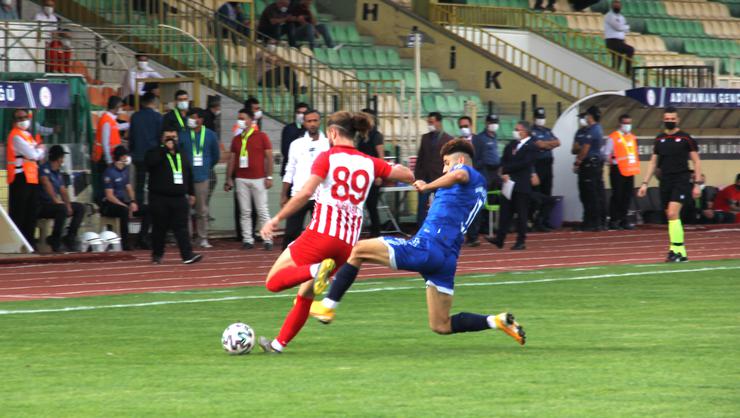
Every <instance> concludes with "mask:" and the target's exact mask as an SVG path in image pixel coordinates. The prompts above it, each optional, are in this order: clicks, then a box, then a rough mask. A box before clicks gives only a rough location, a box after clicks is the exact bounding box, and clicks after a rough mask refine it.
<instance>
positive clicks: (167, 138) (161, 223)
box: [145, 130, 203, 264]
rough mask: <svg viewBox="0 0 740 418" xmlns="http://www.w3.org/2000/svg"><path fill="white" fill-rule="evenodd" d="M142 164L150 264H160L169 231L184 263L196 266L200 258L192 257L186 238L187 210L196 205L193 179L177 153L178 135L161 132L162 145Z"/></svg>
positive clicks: (191, 249)
mask: <svg viewBox="0 0 740 418" xmlns="http://www.w3.org/2000/svg"><path fill="white" fill-rule="evenodd" d="M145 163H146V168H147V172H148V173H149V209H150V210H151V214H152V263H154V264H161V263H162V257H163V256H164V239H165V235H166V234H167V230H168V229H172V232H173V233H174V234H175V239H176V240H177V246H178V247H179V248H180V256H181V257H182V261H183V263H185V264H192V263H197V262H198V261H200V260H201V259H202V258H203V256H201V255H200V254H195V253H193V247H192V245H191V244H190V237H189V236H188V220H189V218H190V207H191V206H192V205H193V204H194V203H195V190H194V186H193V175H192V169H191V167H190V163H189V162H188V161H187V158H186V157H185V156H183V155H182V154H181V153H180V151H179V149H178V146H177V131H174V130H166V131H164V132H162V145H160V146H157V147H155V148H152V149H151V150H149V151H148V152H147V154H146V159H145Z"/></svg>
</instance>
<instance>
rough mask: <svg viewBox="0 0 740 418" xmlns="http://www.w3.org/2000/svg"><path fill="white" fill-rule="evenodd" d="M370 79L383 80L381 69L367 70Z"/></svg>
mask: <svg viewBox="0 0 740 418" xmlns="http://www.w3.org/2000/svg"><path fill="white" fill-rule="evenodd" d="M367 76H368V80H382V79H383V78H382V77H381V76H380V71H378V70H371V71H368V72H367Z"/></svg>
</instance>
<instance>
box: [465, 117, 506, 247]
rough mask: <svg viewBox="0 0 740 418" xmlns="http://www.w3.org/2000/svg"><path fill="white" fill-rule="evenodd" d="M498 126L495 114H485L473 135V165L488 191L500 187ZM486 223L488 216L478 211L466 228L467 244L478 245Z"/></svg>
mask: <svg viewBox="0 0 740 418" xmlns="http://www.w3.org/2000/svg"><path fill="white" fill-rule="evenodd" d="M498 128H499V118H498V116H497V115H493V114H491V115H488V116H486V128H485V129H484V130H483V131H481V133H479V134H478V135H475V136H473V148H474V149H475V155H473V167H474V168H475V169H476V170H477V171H478V172H479V173H481V174H483V176H484V177H485V178H486V188H487V189H488V191H491V190H496V189H499V188H501V177H500V176H499V174H498V170H499V166H500V165H501V157H500V156H499V152H498V137H497V136H496V132H497V131H498ZM483 224H488V216H487V214H486V213H485V211H480V212H479V213H478V216H477V217H476V218H475V220H474V221H473V223H472V224H470V228H468V233H467V237H466V238H467V240H468V245H469V246H471V247H477V246H479V245H480V242H479V241H478V235H479V234H480V230H481V226H482V225H483Z"/></svg>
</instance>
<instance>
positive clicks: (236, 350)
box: [221, 322, 256, 354]
mask: <svg viewBox="0 0 740 418" xmlns="http://www.w3.org/2000/svg"><path fill="white" fill-rule="evenodd" d="M255 339H256V336H255V334H254V330H253V329H252V327H250V326H249V325H247V324H243V323H241V322H237V323H234V324H231V325H229V326H228V327H226V329H225V330H224V333H223V335H222V336H221V345H223V346H224V350H226V352H227V353H229V354H248V353H249V352H250V351H252V348H254V341H255Z"/></svg>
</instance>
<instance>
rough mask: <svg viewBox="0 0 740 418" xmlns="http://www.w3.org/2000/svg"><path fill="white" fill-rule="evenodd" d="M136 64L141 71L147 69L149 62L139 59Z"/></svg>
mask: <svg viewBox="0 0 740 418" xmlns="http://www.w3.org/2000/svg"><path fill="white" fill-rule="evenodd" d="M136 65H137V66H139V70H141V71H147V70H148V69H149V62H147V61H139V62H137V63H136Z"/></svg>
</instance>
